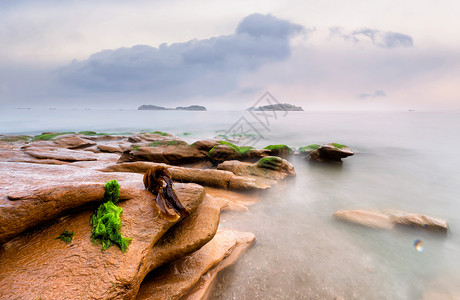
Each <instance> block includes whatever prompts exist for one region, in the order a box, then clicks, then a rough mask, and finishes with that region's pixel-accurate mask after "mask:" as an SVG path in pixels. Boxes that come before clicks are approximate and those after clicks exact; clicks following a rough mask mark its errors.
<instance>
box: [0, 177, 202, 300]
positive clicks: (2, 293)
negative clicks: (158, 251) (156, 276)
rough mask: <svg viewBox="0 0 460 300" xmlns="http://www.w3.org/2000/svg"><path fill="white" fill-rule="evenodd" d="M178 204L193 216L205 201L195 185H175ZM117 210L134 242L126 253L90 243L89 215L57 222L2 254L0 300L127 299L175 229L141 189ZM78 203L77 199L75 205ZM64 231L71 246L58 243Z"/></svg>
mask: <svg viewBox="0 0 460 300" xmlns="http://www.w3.org/2000/svg"><path fill="white" fill-rule="evenodd" d="M176 193H177V195H178V197H179V198H180V199H181V202H182V204H184V206H185V207H186V208H187V210H189V211H190V212H193V211H195V210H196V208H197V207H198V206H199V204H200V203H201V201H202V200H203V197H204V189H203V188H202V187H200V186H198V185H195V184H177V185H176ZM132 196H133V198H132V199H129V200H127V201H123V202H121V203H120V204H119V206H120V207H122V208H123V213H122V215H121V219H122V224H123V226H122V233H123V236H126V237H130V238H132V242H131V244H130V245H129V248H128V250H127V252H126V253H122V252H121V250H120V249H119V248H117V247H115V246H114V247H111V248H109V249H108V250H107V251H104V252H102V251H101V246H95V245H93V244H92V243H91V241H90V235H91V225H90V223H89V219H90V217H91V214H92V211H82V212H80V213H76V214H74V215H72V216H68V217H64V218H60V219H58V220H57V221H56V222H54V223H53V224H51V225H50V226H48V227H46V228H40V229H37V230H35V231H34V232H32V233H29V234H25V235H21V236H19V237H17V238H15V239H13V240H10V241H8V242H7V243H5V244H3V245H2V246H1V248H0V260H1V261H2V267H1V270H0V297H1V298H2V299H16V298H22V299H39V298H40V299H88V298H96V299H125V298H126V299H128V298H132V297H134V295H135V291H137V289H138V286H139V284H140V281H141V280H142V278H143V277H144V276H145V274H146V273H147V272H148V271H149V269H148V266H149V260H150V258H151V255H152V247H153V246H154V245H155V243H156V242H157V241H158V240H159V239H160V238H161V237H162V236H163V235H164V233H165V232H167V230H168V229H169V228H170V227H171V226H172V225H173V224H174V223H172V222H169V221H166V220H164V219H162V218H159V217H157V215H156V209H155V203H154V201H153V195H152V194H150V193H149V192H147V191H145V190H143V189H141V187H139V189H138V190H137V193H136V194H134V193H133V194H132ZM77 200H78V199H77ZM64 229H68V230H69V231H72V232H74V233H75V235H74V238H73V241H72V242H71V244H69V245H67V244H65V243H63V242H62V241H59V240H57V239H56V237H57V236H59V235H60V234H61V233H62V231H63V230H64Z"/></svg>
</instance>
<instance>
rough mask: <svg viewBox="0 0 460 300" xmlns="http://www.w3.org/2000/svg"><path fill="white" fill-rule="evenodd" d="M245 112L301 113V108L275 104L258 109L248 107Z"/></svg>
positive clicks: (287, 104)
mask: <svg viewBox="0 0 460 300" xmlns="http://www.w3.org/2000/svg"><path fill="white" fill-rule="evenodd" d="M247 110H252V111H262V110H266V111H303V108H302V107H300V106H295V105H292V104H289V103H277V104H270V105H264V106H259V107H254V106H253V107H250V108H248V109H247Z"/></svg>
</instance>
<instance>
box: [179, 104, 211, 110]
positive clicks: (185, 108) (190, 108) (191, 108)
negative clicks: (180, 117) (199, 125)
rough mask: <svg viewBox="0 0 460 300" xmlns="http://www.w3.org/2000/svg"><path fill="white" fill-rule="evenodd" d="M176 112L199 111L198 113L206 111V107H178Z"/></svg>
mask: <svg viewBox="0 0 460 300" xmlns="http://www.w3.org/2000/svg"><path fill="white" fill-rule="evenodd" d="M176 110H198V111H205V110H206V107H204V106H201V105H190V106H186V107H184V106H178V107H176Z"/></svg>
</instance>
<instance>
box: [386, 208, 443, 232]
mask: <svg viewBox="0 0 460 300" xmlns="http://www.w3.org/2000/svg"><path fill="white" fill-rule="evenodd" d="M387 213H388V214H390V217H391V219H392V220H393V222H395V223H396V224H399V225H405V226H415V227H421V228H424V229H428V230H439V231H447V229H448V225H447V221H446V220H443V219H440V218H434V217H430V216H426V215H421V214H412V213H406V212H403V211H391V212H387Z"/></svg>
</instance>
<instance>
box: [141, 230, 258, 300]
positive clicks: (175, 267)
mask: <svg viewBox="0 0 460 300" xmlns="http://www.w3.org/2000/svg"><path fill="white" fill-rule="evenodd" d="M243 235H244V237H243ZM239 236H241V238H240V240H238V237H239ZM254 239H255V237H254V235H252V234H250V233H240V232H238V231H235V230H219V231H218V232H217V234H216V235H215V236H214V238H213V239H212V240H211V241H210V242H209V243H207V244H206V245H204V246H203V247H202V248H201V249H200V250H198V251H196V252H194V253H193V254H191V255H189V256H186V257H183V258H181V259H179V260H177V261H175V262H173V263H171V264H168V265H166V266H164V267H161V268H158V269H156V270H154V271H153V272H151V273H150V274H149V275H148V276H147V277H146V278H145V280H144V282H143V283H142V285H141V288H140V289H139V293H138V295H137V298H136V299H179V298H180V297H182V296H184V295H185V294H186V293H187V292H188V291H189V290H190V289H191V288H192V287H193V286H194V285H195V284H196V283H198V282H199V281H200V279H201V277H202V276H203V275H205V274H206V272H208V271H209V270H210V269H212V268H213V267H215V266H217V265H218V263H219V262H221V261H222V260H223V259H225V258H227V257H229V256H230V254H231V253H232V252H233V251H235V249H241V248H244V247H241V248H240V247H238V245H239V244H242V245H246V246H245V248H247V247H248V246H249V245H250V244H251V243H252V241H253V240H254ZM238 252H239V254H241V252H242V251H238ZM235 253H236V252H235Z"/></svg>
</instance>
